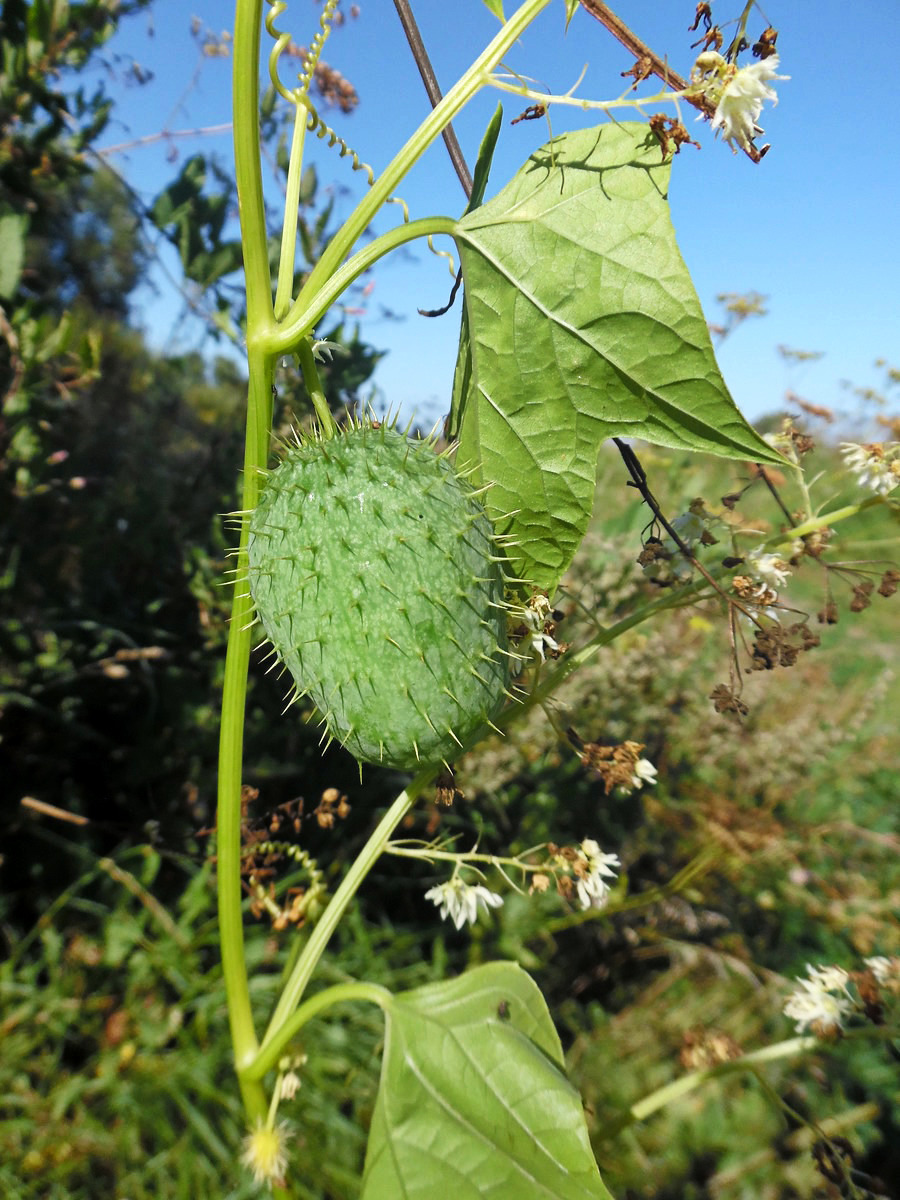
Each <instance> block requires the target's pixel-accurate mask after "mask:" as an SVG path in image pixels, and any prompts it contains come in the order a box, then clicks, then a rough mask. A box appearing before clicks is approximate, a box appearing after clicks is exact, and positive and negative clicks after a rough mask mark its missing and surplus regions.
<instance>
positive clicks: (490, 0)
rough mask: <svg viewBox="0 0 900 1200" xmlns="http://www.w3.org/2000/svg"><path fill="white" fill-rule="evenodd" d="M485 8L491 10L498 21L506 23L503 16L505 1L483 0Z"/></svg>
mask: <svg viewBox="0 0 900 1200" xmlns="http://www.w3.org/2000/svg"><path fill="white" fill-rule="evenodd" d="M482 3H483V4H484V6H485V8H489V9H490V10H491V12H492V13H493V14H494V16H495V17H496V18H497V20H498V21H503V22H505V21H506V17H504V15H503V0H482Z"/></svg>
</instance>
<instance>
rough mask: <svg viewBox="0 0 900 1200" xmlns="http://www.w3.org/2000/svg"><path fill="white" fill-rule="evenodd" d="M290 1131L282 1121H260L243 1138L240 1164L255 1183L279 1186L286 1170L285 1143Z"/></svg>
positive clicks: (288, 1138)
mask: <svg viewBox="0 0 900 1200" xmlns="http://www.w3.org/2000/svg"><path fill="white" fill-rule="evenodd" d="M290 1138H291V1131H290V1129H289V1127H288V1126H287V1125H286V1124H285V1122H284V1121H277V1122H273V1123H272V1124H266V1123H264V1122H262V1121H260V1122H259V1123H258V1124H257V1125H256V1128H255V1129H254V1130H253V1131H252V1132H251V1133H248V1134H247V1136H246V1137H245V1138H244V1152H243V1154H242V1155H241V1162H242V1163H243V1164H244V1166H245V1167H246V1168H247V1169H248V1170H249V1171H252V1172H253V1178H254V1179H255V1180H256V1182H257V1183H268V1184H275V1185H277V1184H281V1183H282V1182H283V1181H284V1173H285V1171H286V1170H287V1162H288V1159H287V1143H288V1141H289V1140H290Z"/></svg>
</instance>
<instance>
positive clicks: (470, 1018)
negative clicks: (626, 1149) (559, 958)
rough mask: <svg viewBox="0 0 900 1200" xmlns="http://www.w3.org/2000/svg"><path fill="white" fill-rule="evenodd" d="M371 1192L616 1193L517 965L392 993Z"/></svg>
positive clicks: (553, 1198)
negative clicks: (610, 1188) (600, 1166)
mask: <svg viewBox="0 0 900 1200" xmlns="http://www.w3.org/2000/svg"><path fill="white" fill-rule="evenodd" d="M386 1018H387V1030H386V1038H385V1050H384V1063H383V1066H382V1075H381V1085H380V1088H379V1091H378V1099H377V1102H376V1106H375V1113H374V1116H373V1118H372V1127H371V1131H370V1134H369V1145H368V1150H367V1153H366V1166H365V1174H364V1177H363V1190H362V1198H363V1200H398V1197H403V1198H404V1200H433V1198H434V1197H435V1196H443V1195H450V1194H452V1196H453V1200H477V1198H479V1197H490V1198H491V1200H521V1198H522V1197H526V1196H527V1197H528V1200H540V1198H541V1197H543V1198H545V1200H611V1197H610V1194H609V1192H608V1191H607V1190H606V1188H605V1187H604V1186H603V1183H602V1182H601V1179H600V1174H599V1172H598V1170H597V1165H596V1163H595V1161H594V1156H593V1154H592V1153H591V1148H590V1143H589V1141H588V1135H587V1129H586V1126H585V1121H584V1114H583V1112H582V1107H581V1100H580V1098H579V1096H578V1094H577V1093H576V1092H575V1091H574V1089H573V1088H572V1086H571V1084H570V1083H569V1082H568V1080H567V1079H566V1077H565V1075H564V1074H563V1069H562V1048H561V1047H560V1043H559V1038H558V1036H557V1034H556V1030H555V1029H554V1027H553V1022H552V1020H551V1018H550V1014H549V1012H548V1011H547V1006H546V1004H545V1003H544V999H543V997H542V996H541V993H540V991H539V990H538V988H537V986H536V985H535V984H534V983H533V981H532V980H531V979H530V978H529V976H528V975H526V974H525V972H524V971H522V970H521V968H519V967H518V966H516V965H515V964H514V963H489V964H487V965H486V966H482V967H478V968H477V969H476V970H474V971H470V972H468V973H467V974H465V975H462V976H460V977H459V978H457V979H452V980H448V981H445V982H443V983H438V984H430V985H428V986H426V987H422V988H416V989H415V990H414V991H411V992H406V993H403V994H401V995H398V996H394V997H392V1000H391V1002H390V1004H389V1006H388V1009H387V1013H386Z"/></svg>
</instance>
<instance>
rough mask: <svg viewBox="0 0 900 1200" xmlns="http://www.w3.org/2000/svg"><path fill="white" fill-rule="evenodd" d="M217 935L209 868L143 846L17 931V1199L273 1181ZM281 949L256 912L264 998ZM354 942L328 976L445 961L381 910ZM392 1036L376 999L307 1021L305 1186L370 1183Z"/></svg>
mask: <svg viewBox="0 0 900 1200" xmlns="http://www.w3.org/2000/svg"><path fill="white" fill-rule="evenodd" d="M85 857H87V856H82V863H84V860H85ZM293 936H294V937H295V938H302V936H303V934H302V932H295V933H294V935H293ZM216 937H217V926H216V913H215V891H214V886H213V880H212V873H211V871H210V869H209V867H208V866H203V865H199V864H195V863H191V862H190V861H189V860H187V859H184V858H176V857H174V856H172V855H170V854H167V855H166V856H165V857H163V858H161V857H160V856H159V855H158V854H157V853H156V852H155V851H154V850H152V849H150V848H149V847H146V846H141V847H135V848H134V849H132V850H130V851H127V852H123V853H121V854H119V855H117V856H116V858H115V859H114V860H111V859H102V860H100V861H98V862H95V863H93V864H91V865H90V866H88V867H87V868H86V869H84V868H83V873H82V874H81V876H80V878H79V879H78V880H77V881H76V882H75V883H74V884H73V885H72V886H71V887H70V888H69V889H67V890H66V891H65V892H64V893H62V894H61V895H59V896H58V897H57V898H56V899H55V902H54V903H53V904H52V906H50V907H49V908H48V910H47V912H46V913H45V914H44V915H43V917H42V918H41V921H40V924H39V925H37V926H35V927H34V928H33V929H31V930H29V931H28V932H27V934H26V935H25V936H24V937H23V938H22V939H21V940H20V942H19V944H18V945H17V946H16V948H15V951H14V953H13V954H12V956H11V957H10V958H9V960H8V961H6V962H5V963H4V964H3V965H2V966H0V1009H2V1012H3V1017H4V1022H3V1055H2V1056H0V1093H2V1096H3V1100H2V1101H0V1192H2V1194H3V1196H4V1197H8V1200H95V1198H99V1197H102V1196H112V1195H116V1196H120V1195H121V1196H125V1195H127V1196H131V1197H134V1200H194V1198H195V1197H198V1196H200V1197H203V1196H216V1197H220V1196H221V1197H227V1198H228V1200H249V1198H250V1197H251V1196H257V1195H259V1191H258V1188H257V1187H256V1186H255V1185H254V1184H253V1183H252V1182H251V1181H250V1177H249V1175H246V1174H244V1173H243V1172H242V1170H241V1168H240V1167H239V1165H238V1161H237V1160H238V1157H239V1153H240V1150H239V1148H240V1143H241V1139H242V1138H243V1136H244V1133H245V1132H246V1125H245V1120H244V1116H243V1113H242V1111H241V1106H240V1101H239V1098H238V1095H237V1093H236V1090H235V1089H234V1087H233V1085H232V1083H231V1082H230V1081H231V1079H232V1078H233V1074H232V1071H233V1068H232V1061H231V1049H230V1042H229V1036H228V1024H227V1017H226V1011H225V1003H224V991H223V986H222V976H221V967H220V965H219V957H218V953H217V949H216ZM272 947H273V943H272V933H271V930H270V929H269V927H268V925H267V924H266V925H261V924H255V925H253V924H251V925H250V926H249V927H248V940H247V953H248V958H249V960H250V962H251V963H252V964H253V965H254V967H255V969H256V970H257V971H258V972H259V974H258V978H257V985H256V994H257V998H258V1000H259V1001H260V1003H262V1004H266V1003H269V1002H271V1001H272V1000H273V999H274V997H275V993H276V990H277V983H278V967H279V963H278V960H277V959H275V958H273V948H272ZM339 954H340V958H339V963H336V964H334V965H328V964H326V965H325V968H324V971H323V978H324V979H325V980H326V982H335V981H337V980H338V979H340V978H343V977H344V973H345V972H353V973H355V974H360V975H362V974H366V975H368V976H369V977H370V978H374V979H388V978H390V979H391V980H392V981H395V982H397V983H400V984H401V986H406V987H415V986H416V985H419V984H422V983H423V982H425V981H426V980H428V979H432V978H434V977H435V975H434V969H433V968H431V967H429V966H427V965H426V964H424V963H423V962H422V959H421V956H420V954H419V947H418V941H417V939H416V938H415V937H413V936H412V935H411V934H407V933H403V932H400V931H397V932H393V931H390V930H388V929H385V928H379V926H378V924H377V923H373V924H370V925H367V924H366V923H365V922H363V921H361V920H354V921H350V922H348V923H347V925H346V926H345V927H344V928H342V934H341V939H340V948H339ZM388 960H389V961H390V963H391V967H390V972H391V973H390V974H388V973H387V968H386V965H385V964H386V963H387V961H388ZM382 1036H383V1022H382V1018H381V1014H380V1013H379V1012H378V1011H377V1010H376V1009H371V1008H369V1007H368V1006H366V1007H365V1008H363V1007H359V1008H358V1009H357V1008H355V1009H354V1010H353V1011H351V1012H350V1014H349V1016H347V1018H346V1020H345V1021H344V1022H342V1023H337V1022H333V1021H328V1022H324V1021H322V1022H316V1024H315V1026H314V1027H310V1029H309V1037H308V1041H306V1046H307V1048H308V1050H309V1051H310V1061H309V1064H308V1067H307V1068H305V1069H304V1071H303V1086H302V1089H301V1091H300V1093H299V1095H298V1097H297V1100H296V1102H295V1103H296V1110H297V1111H296V1114H294V1113H293V1112H292V1111H291V1110H290V1109H287V1108H285V1109H283V1110H282V1113H283V1115H284V1116H287V1117H288V1118H289V1119H290V1118H291V1117H292V1116H297V1117H299V1118H300V1123H299V1127H298V1129H297V1135H296V1138H295V1141H294V1142H293V1146H294V1148H295V1150H296V1153H297V1158H298V1163H300V1164H302V1165H300V1166H298V1173H299V1175H300V1176H301V1179H302V1183H301V1185H300V1186H299V1187H298V1195H300V1196H302V1197H303V1198H304V1200H325V1198H330V1197H333V1198H335V1200H351V1198H355V1197H356V1196H357V1195H358V1190H359V1176H360V1173H361V1169H362V1160H363V1154H364V1150H365V1144H364V1143H365V1137H364V1132H363V1130H364V1126H365V1125H366V1124H367V1123H368V1119H369V1115H370V1113H371V1108H372V1105H373V1104H374V1098H375V1091H376V1086H377V1073H376V1072H377V1050H378V1045H379V1042H380V1040H381V1038H382ZM296 1049H297V1050H298V1051H299V1050H300V1049H302V1044H300V1043H298V1044H297V1046H296ZM348 1083H351V1084H352V1086H350V1087H349V1090H348ZM292 1107H293V1106H292Z"/></svg>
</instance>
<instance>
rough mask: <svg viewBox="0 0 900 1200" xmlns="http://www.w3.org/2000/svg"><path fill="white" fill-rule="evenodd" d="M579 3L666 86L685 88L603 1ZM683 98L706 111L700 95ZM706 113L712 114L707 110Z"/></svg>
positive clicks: (678, 90) (682, 82)
mask: <svg viewBox="0 0 900 1200" xmlns="http://www.w3.org/2000/svg"><path fill="white" fill-rule="evenodd" d="M580 3H581V7H582V8H583V9H585V10H586V11H587V12H589V13H590V14H591V16H592V17H596V18H597V20H598V21H599V22H600V24H601V25H602V26H603V27H604V28H605V29H608V30H609V32H610V33H611V34H612V35H613V37H614V38H615V39H616V40H617V41H619V42H621V43H622V45H623V46H624V47H625V49H626V50H627V51H628V52H629V53H630V54H633V55H634V57H635V58H636V59H642V58H644V59H647V60H648V61H649V63H650V73H651V74H652V75H655V76H656V77H657V79H659V80H661V82H662V83H663V84H664V85H665V86H666V87H671V88H672V89H674V91H676V92H683V91H684V90H685V88H686V87H687V86H688V83H687V80H686V79H682V78H681V76H680V75H678V74H677V73H676V72H675V71H673V70H672V68H671V67H670V66H669V65H668V63H666V62H665V61H664V60H663V59H661V58H660V57H659V55H658V54H654V52H653V51H652V50H651V49H650V47H649V46H646V45H644V43H643V42H642V41H641V39H640V38H639V37H638V36H637V34H636V33H632V31H631V30H630V29H629V28H628V26H627V25H626V24H625V22H624V21H622V20H620V19H619V17H617V16H616V14H615V13H614V12H613V11H612V9H611V8H608V7H607V6H606V5H605V4H604V3H603V0H580ZM685 100H687V101H688V103H689V104H693V106H694V107H695V108H699V109H700V111H701V112H707V109H708V107H709V106H708V105H704V103H703V100H702V97H698V96H685ZM707 115H708V116H710V115H712V114H711V113H708V112H707Z"/></svg>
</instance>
